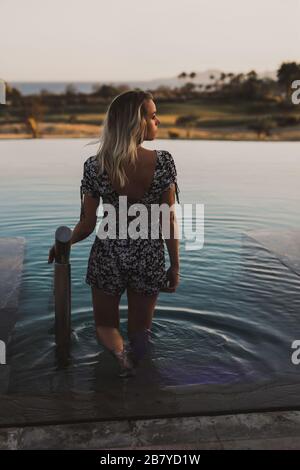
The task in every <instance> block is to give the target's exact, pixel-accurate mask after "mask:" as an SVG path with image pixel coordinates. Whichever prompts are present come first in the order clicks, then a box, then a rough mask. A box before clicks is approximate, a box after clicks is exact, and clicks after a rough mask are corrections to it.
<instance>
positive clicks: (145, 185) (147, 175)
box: [113, 149, 158, 201]
mask: <svg viewBox="0 0 300 470" xmlns="http://www.w3.org/2000/svg"><path fill="white" fill-rule="evenodd" d="M137 155H138V157H137V162H136V166H135V167H134V166H133V165H129V164H127V166H125V173H126V175H127V178H128V180H129V181H128V182H126V183H125V186H123V187H122V188H121V187H120V186H119V185H116V183H114V184H113V189H114V190H115V191H116V192H117V193H118V194H119V195H121V196H127V197H128V199H129V200H132V201H138V200H141V199H142V198H143V196H144V194H145V193H146V192H147V191H148V189H149V188H150V186H151V183H152V181H153V177H154V172H155V167H156V163H157V158H158V157H157V153H156V151H155V150H147V149H138V150H137Z"/></svg>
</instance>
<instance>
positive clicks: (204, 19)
mask: <svg viewBox="0 0 300 470" xmlns="http://www.w3.org/2000/svg"><path fill="white" fill-rule="evenodd" d="M0 17H1V28H0V39H1V53H0V54H1V60H0V78H2V79H5V80H7V81H17V80H18V81H21V80H23V81H51V80H53V81H81V80H82V81H93V80H101V81H102V80H112V81H113V80H148V79H152V78H153V79H154V78H164V77H171V76H176V75H178V73H180V72H181V71H186V72H188V73H189V72H192V71H196V72H199V71H200V72H201V71H204V70H206V69H211V68H217V69H221V70H223V71H225V72H247V71H249V70H252V69H254V70H256V71H258V72H259V71H265V70H276V69H277V68H278V66H279V65H280V64H281V62H283V61H289V60H291V61H292V60H293V61H299V60H300V53H299V51H300V28H299V18H300V0H285V1H283V0H251V1H249V0H247V1H246V0H184V1H183V0H181V1H178V0H149V1H144V0H126V1H122V0H119V1H116V0H111V1H108V0H85V1H78V0H51V1H49V0H26V1H22V0H0Z"/></svg>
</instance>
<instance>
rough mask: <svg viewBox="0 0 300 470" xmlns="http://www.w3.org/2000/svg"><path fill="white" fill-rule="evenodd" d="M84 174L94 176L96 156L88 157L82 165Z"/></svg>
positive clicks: (96, 164) (96, 167)
mask: <svg viewBox="0 0 300 470" xmlns="http://www.w3.org/2000/svg"><path fill="white" fill-rule="evenodd" d="M83 168H84V172H85V173H88V174H90V175H91V176H96V174H97V169H98V160H97V157H96V155H92V156H91V157H88V158H87V159H86V160H85V162H84V164H83Z"/></svg>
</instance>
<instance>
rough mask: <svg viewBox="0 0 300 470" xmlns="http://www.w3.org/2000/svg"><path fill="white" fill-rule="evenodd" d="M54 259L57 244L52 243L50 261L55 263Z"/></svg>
mask: <svg viewBox="0 0 300 470" xmlns="http://www.w3.org/2000/svg"><path fill="white" fill-rule="evenodd" d="M54 260H55V245H52V247H51V248H50V250H49V255H48V263H53V261H54Z"/></svg>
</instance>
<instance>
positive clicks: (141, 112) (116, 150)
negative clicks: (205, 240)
mask: <svg viewBox="0 0 300 470" xmlns="http://www.w3.org/2000/svg"><path fill="white" fill-rule="evenodd" d="M159 124H160V121H159V119H158V118H157V110H156V106H155V103H154V101H153V96H152V94H151V93H149V92H144V91H138V90H131V91H127V92H124V93H122V94H120V95H118V96H117V97H116V98H115V99H114V100H113V101H112V102H111V104H110V105H109V107H108V110H107V113H106V116H105V120H104V125H103V133H102V135H101V139H100V141H101V144H100V148H99V150H98V152H97V154H96V155H94V156H92V157H89V158H88V159H87V160H86V161H85V163H84V169H83V179H82V181H81V187H80V195H81V214H80V221H79V222H78V224H77V225H76V227H75V228H74V230H73V233H72V240H71V244H74V243H77V242H79V241H80V240H83V239H85V238H86V237H87V236H89V235H90V234H91V233H92V232H93V231H94V229H95V226H96V221H97V215H96V211H97V208H98V205H99V200H100V197H102V202H103V203H105V204H111V205H112V206H113V208H115V209H116V212H118V211H119V210H120V211H121V206H120V201H121V199H120V198H121V197H123V199H124V196H126V198H125V199H126V201H127V206H126V210H127V209H128V207H131V206H132V207H134V204H137V203H138V204H143V205H144V206H145V207H146V208H147V209H148V211H149V213H150V209H151V205H153V204H163V203H165V204H167V205H168V209H170V211H169V220H168V222H169V223H170V226H169V228H170V231H169V234H168V235H169V236H168V237H166V236H165V241H166V245H167V249H168V253H169V257H170V267H169V269H168V270H167V271H166V270H165V256H164V243H163V238H162V236H161V234H162V230H161V229H162V227H161V220H162V219H161V214H160V215H159V219H158V226H159V237H158V238H156V239H151V238H150V237H151V233H150V232H151V225H149V228H148V235H149V234H150V236H149V237H148V238H142V237H139V238H131V237H129V236H128V237H127V238H122V237H120V236H119V235H118V233H116V234H114V237H112V236H110V235H109V234H108V236H107V237H106V238H100V237H99V236H98V235H97V236H96V238H95V241H94V243H93V245H92V248H91V251H90V256H89V261H88V269H87V274H86V283H87V284H89V285H90V286H91V290H92V302H93V311H94V319H95V325H96V334H97V337H98V339H99V341H100V342H101V343H102V345H103V346H105V347H106V348H107V349H108V350H109V351H110V352H111V353H112V354H113V356H114V357H115V358H117V359H118V361H119V364H120V366H121V373H120V375H121V376H127V375H132V374H134V366H135V365H136V364H137V362H138V359H139V358H138V357H137V353H138V351H137V349H138V346H139V342H142V343H143V341H141V340H144V339H145V338H147V339H149V335H150V332H151V324H152V317H153V313H154V309H155V305H156V302H157V298H158V294H159V292H160V291H163V292H175V290H176V288H177V286H178V283H179V241H178V237H177V235H176V233H178V227H177V220H176V216H175V210H174V203H175V194H176V198H177V202H179V198H178V191H179V189H178V185H177V172H176V167H175V163H174V160H173V157H172V155H171V154H170V153H169V152H167V151H164V150H157V151H153V150H148V149H146V148H144V147H142V143H143V141H144V140H154V139H155V137H156V134H157V129H158V125H159ZM83 195H84V198H83ZM126 217H127V212H126ZM129 219H130V216H129V217H128V219H127V220H126V223H128V221H129ZM117 220H118V217H117ZM151 223H154V224H155V222H151ZM103 224H104V225H105V221H104V219H103V220H102V223H101V228H102V229H103V230H105V228H104V226H103ZM116 225H117V227H116V228H117V229H118V228H119V227H118V222H116ZM128 226H129V225H128ZM116 232H118V230H116ZM98 233H100V230H98ZM102 233H103V232H102ZM163 235H165V234H164V232H163ZM53 259H55V247H54V246H53V247H52V248H51V250H50V252H49V259H48V262H50V263H51V262H52V261H53ZM168 283H169V285H168ZM125 290H127V299H128V329H127V331H128V339H129V344H130V346H131V348H127V346H125V345H124V341H123V338H122V336H121V334H120V331H119V324H120V323H119V322H120V319H119V303H120V298H121V295H122V293H123V292H124V291H125Z"/></svg>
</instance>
